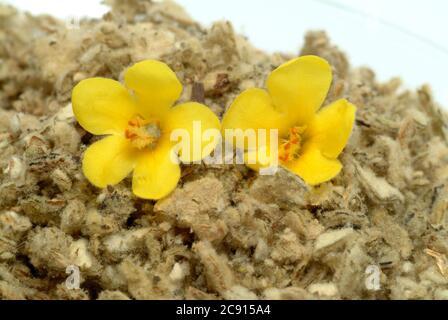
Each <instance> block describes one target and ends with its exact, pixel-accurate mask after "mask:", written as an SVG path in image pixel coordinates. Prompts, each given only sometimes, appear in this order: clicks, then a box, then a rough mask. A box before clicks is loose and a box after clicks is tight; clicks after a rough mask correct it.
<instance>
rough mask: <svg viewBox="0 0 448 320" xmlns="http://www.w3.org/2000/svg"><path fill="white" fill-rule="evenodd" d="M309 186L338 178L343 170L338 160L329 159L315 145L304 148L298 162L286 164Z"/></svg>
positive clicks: (293, 161)
mask: <svg viewBox="0 0 448 320" xmlns="http://www.w3.org/2000/svg"><path fill="white" fill-rule="evenodd" d="M284 166H285V167H286V168H288V169H289V170H291V171H292V172H294V173H295V174H297V175H298V176H299V177H301V178H302V179H303V180H304V181H305V182H306V183H308V184H309V185H317V184H320V183H323V182H326V181H329V180H331V179H333V178H334V177H336V176H337V175H338V174H339V172H340V171H341V169H342V164H341V163H340V162H339V160H337V159H329V158H327V157H325V156H324V155H322V153H321V152H320V151H319V149H317V148H316V147H315V146H313V145H310V144H308V145H306V146H304V150H303V153H302V154H301V155H300V157H299V158H298V159H296V160H292V161H289V162H287V163H285V164H284Z"/></svg>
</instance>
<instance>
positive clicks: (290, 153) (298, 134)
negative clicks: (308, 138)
mask: <svg viewBox="0 0 448 320" xmlns="http://www.w3.org/2000/svg"><path fill="white" fill-rule="evenodd" d="M305 129H306V127H292V128H291V129H290V130H289V135H288V137H287V138H286V139H281V140H280V145H279V147H278V158H279V160H280V161H282V162H288V161H291V160H293V159H297V158H298V157H299V154H300V148H301V146H302V134H303V133H304V132H305Z"/></svg>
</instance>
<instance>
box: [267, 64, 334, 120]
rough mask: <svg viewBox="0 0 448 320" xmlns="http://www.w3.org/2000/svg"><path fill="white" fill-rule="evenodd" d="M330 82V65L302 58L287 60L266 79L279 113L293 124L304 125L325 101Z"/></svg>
mask: <svg viewBox="0 0 448 320" xmlns="http://www.w3.org/2000/svg"><path fill="white" fill-rule="evenodd" d="M331 81H332V73H331V66H330V65H329V64H328V62H327V61H326V60H324V59H322V58H319V57H316V56H303V57H299V58H296V59H294V60H291V61H289V62H287V63H285V64H283V65H281V66H280V67H278V68H277V69H275V70H274V71H273V72H272V73H271V74H270V75H269V77H268V80H267V87H268V90H269V93H270V94H271V97H272V100H273V102H274V105H275V106H276V108H278V110H279V111H281V112H285V113H287V114H288V115H289V117H290V118H291V120H292V121H293V125H299V126H300V125H304V124H307V123H308V122H309V121H310V120H311V119H312V117H313V115H314V113H315V112H316V111H317V110H318V109H319V107H320V106H321V105H322V103H323V102H324V101H325V97H326V96H327V93H328V90H329V88H330V85H331Z"/></svg>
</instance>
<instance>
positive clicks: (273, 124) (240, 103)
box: [222, 56, 356, 185]
mask: <svg viewBox="0 0 448 320" xmlns="http://www.w3.org/2000/svg"><path fill="white" fill-rule="evenodd" d="M331 82H332V72H331V67H330V65H329V64H328V62H327V61H325V60H324V59H322V58H319V57H316V56H303V57H299V58H296V59H293V60H291V61H289V62H287V63H285V64H283V65H281V66H280V67H278V68H277V69H276V70H274V71H273V72H272V73H271V74H270V75H269V77H268V79H267V91H266V90H262V89H256V88H252V89H248V90H246V91H244V92H243V93H241V94H240V95H239V96H238V97H237V98H236V99H235V101H234V102H233V103H232V105H231V106H230V108H229V109H228V110H227V112H226V114H225V115H224V118H223V121H222V128H223V130H224V131H225V130H226V129H234V130H235V129H241V130H240V132H241V131H243V130H247V129H254V130H255V131H258V130H260V129H266V130H269V129H277V130H278V137H279V141H278V152H277V153H274V152H269V145H270V144H268V143H265V145H264V149H263V150H267V152H266V154H267V157H264V158H263V156H261V155H259V154H258V155H257V157H256V158H257V163H256V164H255V165H249V167H251V168H253V169H256V170H257V169H260V168H262V167H269V166H270V165H271V164H272V163H274V161H273V156H272V154H276V155H278V161H277V163H279V164H280V165H282V166H284V167H286V168H287V169H289V170H291V171H292V172H294V173H295V174H297V175H298V176H300V177H301V178H302V179H303V180H304V181H305V182H307V183H308V184H310V185H317V184H320V183H323V182H325V181H329V180H331V179H332V178H334V177H335V176H336V175H337V174H338V173H339V172H340V170H341V168H342V165H341V163H340V162H339V160H338V159H337V158H338V156H339V154H340V153H341V152H342V150H343V149H344V147H345V145H346V144H347V141H348V139H349V137H350V133H351V131H352V129H353V124H354V121H355V112H356V108H355V106H354V105H352V104H351V103H349V102H348V101H347V100H344V99H342V100H338V101H336V102H333V103H332V104H330V105H329V106H327V107H324V108H322V109H321V110H320V111H319V108H320V107H321V105H322V103H323V102H324V100H325V98H326V96H327V93H328V90H329V88H330V85H331ZM259 144H261V142H260V143H259ZM262 147H263V146H257V148H258V150H255V151H254V150H252V151H251V150H247V149H246V155H248V154H249V153H251V152H255V153H259V152H260V148H262Z"/></svg>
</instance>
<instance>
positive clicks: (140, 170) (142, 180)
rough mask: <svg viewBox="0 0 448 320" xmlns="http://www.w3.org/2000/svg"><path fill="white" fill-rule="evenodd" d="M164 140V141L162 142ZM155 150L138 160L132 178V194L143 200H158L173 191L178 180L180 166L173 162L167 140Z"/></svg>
mask: <svg viewBox="0 0 448 320" xmlns="http://www.w3.org/2000/svg"><path fill="white" fill-rule="evenodd" d="M163 140H164V141H163ZM163 140H162V141H160V142H159V144H158V145H157V147H156V149H154V150H152V151H148V152H144V153H143V154H142V155H141V156H140V157H139V159H138V162H137V166H136V167H135V170H134V176H133V178H132V190H133V192H134V194H135V195H136V196H138V197H140V198H143V199H153V200H158V199H161V198H163V197H165V196H167V195H168V194H169V193H170V192H171V191H173V190H174V189H175V188H176V186H177V183H178V182H179V179H180V172H181V171H180V166H179V164H178V163H176V162H175V161H173V160H174V158H175V156H174V155H172V149H171V144H170V143H169V140H168V138H164V139H163Z"/></svg>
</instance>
